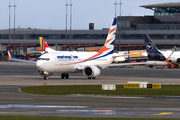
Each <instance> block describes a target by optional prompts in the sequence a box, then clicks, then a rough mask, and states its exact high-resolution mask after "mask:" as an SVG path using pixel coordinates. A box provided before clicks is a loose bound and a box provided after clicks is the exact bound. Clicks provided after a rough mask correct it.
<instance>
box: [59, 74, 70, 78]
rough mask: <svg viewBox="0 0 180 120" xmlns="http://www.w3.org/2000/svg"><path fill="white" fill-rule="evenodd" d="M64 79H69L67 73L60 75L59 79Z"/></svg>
mask: <svg viewBox="0 0 180 120" xmlns="http://www.w3.org/2000/svg"><path fill="white" fill-rule="evenodd" d="M64 78H66V79H69V74H68V73H62V74H61V79H64Z"/></svg>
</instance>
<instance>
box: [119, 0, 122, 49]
mask: <svg viewBox="0 0 180 120" xmlns="http://www.w3.org/2000/svg"><path fill="white" fill-rule="evenodd" d="M119 5H120V13H119V14H120V15H119V16H120V19H119V21H120V27H119V51H120V50H121V46H120V42H121V26H122V22H121V5H122V3H121V0H120V3H119Z"/></svg>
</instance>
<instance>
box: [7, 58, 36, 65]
mask: <svg viewBox="0 0 180 120" xmlns="http://www.w3.org/2000/svg"><path fill="white" fill-rule="evenodd" d="M9 60H10V61H17V62H25V63H32V64H36V61H30V60H20V59H13V58H11V59H10V58H9Z"/></svg>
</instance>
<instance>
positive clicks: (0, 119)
mask: <svg viewBox="0 0 180 120" xmlns="http://www.w3.org/2000/svg"><path fill="white" fill-rule="evenodd" d="M0 120H178V119H161V118H81V117H23V116H0Z"/></svg>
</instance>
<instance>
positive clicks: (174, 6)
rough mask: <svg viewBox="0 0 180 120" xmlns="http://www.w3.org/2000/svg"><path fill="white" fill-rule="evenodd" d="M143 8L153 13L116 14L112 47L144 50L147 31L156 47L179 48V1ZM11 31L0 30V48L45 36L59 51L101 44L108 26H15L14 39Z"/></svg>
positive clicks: (33, 44)
mask: <svg viewBox="0 0 180 120" xmlns="http://www.w3.org/2000/svg"><path fill="white" fill-rule="evenodd" d="M140 7H143V8H145V9H151V10H153V11H154V15H152V16H118V30H117V35H116V42H115V49H116V50H117V51H118V50H119V45H120V46H121V49H120V50H121V51H124V50H142V49H144V41H143V34H149V36H150V37H151V38H152V40H153V41H154V42H155V44H156V45H157V46H158V48H159V49H172V48H173V47H174V46H176V47H180V3H163V4H153V5H142V6H140ZM13 31H14V30H13V29H11V30H10V39H9V29H6V30H0V48H1V51H2V50H4V49H3V48H4V47H3V45H8V47H12V48H13V45H14V42H15V46H16V48H18V47H39V37H44V38H45V39H46V41H47V42H48V44H50V45H51V46H56V49H57V48H58V50H67V49H68V48H69V46H70V44H71V47H72V48H73V49H74V50H77V48H86V47H89V46H90V47H96V46H102V45H103V44H104V41H105V39H106V36H107V34H108V31H109V30H108V29H107V28H102V29H101V30H94V27H93V24H89V30H72V31H71V35H70V31H69V30H67V32H66V30H50V29H46V30H44V29H32V28H27V29H24V28H16V29H15V31H16V32H15V41H14V38H13V33H14V32H13Z"/></svg>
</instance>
